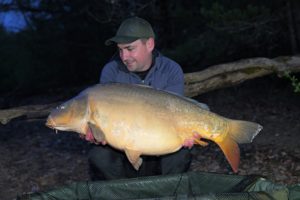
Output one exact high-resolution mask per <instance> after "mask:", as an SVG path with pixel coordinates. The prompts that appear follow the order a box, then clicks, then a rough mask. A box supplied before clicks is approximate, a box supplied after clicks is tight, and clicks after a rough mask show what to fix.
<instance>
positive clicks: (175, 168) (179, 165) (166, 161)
mask: <svg viewBox="0 0 300 200" xmlns="http://www.w3.org/2000/svg"><path fill="white" fill-rule="evenodd" d="M191 161H192V154H191V151H190V150H189V149H187V148H183V149H181V150H179V151H177V152H175V153H173V154H170V155H166V156H163V157H162V159H161V171H162V174H175V173H183V172H186V171H187V170H188V169H189V167H190V164H191Z"/></svg>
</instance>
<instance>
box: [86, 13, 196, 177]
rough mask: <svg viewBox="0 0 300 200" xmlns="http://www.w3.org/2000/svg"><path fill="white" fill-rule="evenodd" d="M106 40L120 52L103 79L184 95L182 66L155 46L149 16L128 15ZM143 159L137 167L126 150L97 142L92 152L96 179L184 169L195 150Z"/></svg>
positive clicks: (103, 81) (104, 73) (186, 167)
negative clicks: (127, 155) (145, 18)
mask: <svg viewBox="0 0 300 200" xmlns="http://www.w3.org/2000/svg"><path fill="white" fill-rule="evenodd" d="M105 43H106V45H110V44H112V43H115V44H116V45H117V47H118V50H119V54H118V55H115V56H114V57H113V59H112V60H111V61H110V62H109V63H107V64H106V65H105V66H104V68H103V70H102V73H101V77H100V83H130V84H144V85H148V86H151V87H153V88H156V89H161V90H166V91H169V92H173V93H177V94H179V95H183V90H184V76H183V72H182V69H181V67H180V66H179V65H178V64H177V63H176V62H174V61H173V60H171V59H169V58H167V57H165V56H163V55H162V54H161V53H159V52H158V51H157V50H155V48H154V47H155V35H154V32H153V29H152V27H151V25H150V24H149V23H148V22H147V21H146V20H144V19H141V18H138V17H132V18H129V19H126V20H125V21H124V22H123V23H122V24H121V25H120V27H119V29H118V31H117V33H116V35H115V36H114V37H112V38H110V39H108V40H107V41H106V42H105ZM137 117H138V113H137ZM143 160H144V161H143V164H142V166H141V167H140V169H139V170H138V171H136V170H135V169H134V168H133V167H132V166H131V164H130V163H129V161H128V160H127V158H126V156H125V154H124V152H120V151H118V150H115V149H113V148H111V147H110V146H108V145H106V146H101V145H100V146H96V147H94V148H93V149H92V150H91V151H90V153H89V163H90V172H91V176H92V179H93V180H98V179H119V178H131V177H138V176H150V175H159V174H173V173H182V172H185V171H187V170H188V168H189V166H190V162H191V154H190V150H189V149H188V148H182V149H181V150H179V151H177V152H175V153H173V154H169V155H165V156H160V157H151V156H143Z"/></svg>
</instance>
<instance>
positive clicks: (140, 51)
mask: <svg viewBox="0 0 300 200" xmlns="http://www.w3.org/2000/svg"><path fill="white" fill-rule="evenodd" d="M118 48H119V54H120V58H121V60H122V61H123V63H124V64H125V65H126V67H127V69H128V70H129V71H131V72H136V71H146V70H147V69H149V67H150V66H151V63H152V50H153V48H154V39H153V38H149V39H148V40H144V41H142V40H140V39H139V40H136V41H134V42H132V43H128V44H118Z"/></svg>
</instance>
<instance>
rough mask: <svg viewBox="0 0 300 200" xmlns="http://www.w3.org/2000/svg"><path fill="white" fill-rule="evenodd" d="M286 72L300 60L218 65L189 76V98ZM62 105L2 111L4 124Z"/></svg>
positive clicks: (41, 114)
mask: <svg viewBox="0 0 300 200" xmlns="http://www.w3.org/2000/svg"><path fill="white" fill-rule="evenodd" d="M286 71H288V72H292V73H297V72H300V57H299V56H285V57H277V58H274V59H268V58H251V59H243V60H239V61H237V62H232V63H226V64H220V65H215V66H211V67H209V68H207V69H205V70H203V71H199V72H194V73H187V74H185V95H186V96H188V97H193V96H197V95H200V94H203V93H205V92H208V91H212V90H215V89H219V88H224V87H230V86H233V85H237V84H239V83H242V82H244V81H246V80H250V79H254V78H258V77H262V76H266V75H269V74H272V73H276V74H277V75H278V76H282V75H283V74H284V72H286ZM58 104H60V102H57V103H52V104H46V105H30V106H21V107H17V108H10V109H4V110H0V122H1V123H2V124H7V123H8V122H9V121H10V120H12V119H14V118H18V117H22V116H23V117H26V118H29V119H33V118H42V117H46V116H47V115H48V114H49V113H50V111H51V110H52V109H53V108H55V107H56V106H57V105H58Z"/></svg>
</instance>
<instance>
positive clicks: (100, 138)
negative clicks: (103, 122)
mask: <svg viewBox="0 0 300 200" xmlns="http://www.w3.org/2000/svg"><path fill="white" fill-rule="evenodd" d="M88 126H89V128H90V130H91V132H92V134H93V136H94V138H95V139H96V141H97V142H101V141H105V135H104V133H103V132H102V130H101V129H100V128H99V127H98V126H96V125H95V124H92V123H90V122H88Z"/></svg>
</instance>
